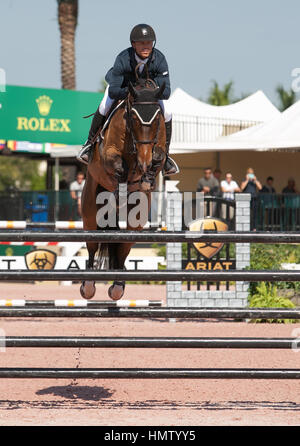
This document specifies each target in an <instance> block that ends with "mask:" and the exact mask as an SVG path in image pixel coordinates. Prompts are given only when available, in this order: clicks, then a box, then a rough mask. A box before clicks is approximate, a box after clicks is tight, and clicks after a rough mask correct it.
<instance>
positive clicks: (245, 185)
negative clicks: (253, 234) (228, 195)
mask: <svg viewBox="0 0 300 446" xmlns="http://www.w3.org/2000/svg"><path fill="white" fill-rule="evenodd" d="M261 189H262V185H261V183H260V181H258V179H257V178H256V176H255V174H254V170H253V169H252V167H249V168H248V169H247V172H246V178H245V180H244V181H242V184H241V191H242V193H244V194H250V195H251V211H252V212H251V229H253V230H254V231H256V228H255V227H256V209H257V203H256V200H257V192H258V191H260V190H261Z"/></svg>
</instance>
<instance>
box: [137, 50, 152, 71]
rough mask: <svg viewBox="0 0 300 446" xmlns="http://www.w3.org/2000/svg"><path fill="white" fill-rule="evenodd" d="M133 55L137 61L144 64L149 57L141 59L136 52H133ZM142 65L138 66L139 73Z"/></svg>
mask: <svg viewBox="0 0 300 446" xmlns="http://www.w3.org/2000/svg"><path fill="white" fill-rule="evenodd" d="M134 57H135V60H136V61H137V63H142V64H144V65H146V63H147V62H148V59H149V57H147V59H141V58H140V57H139V56H138V55H137V54H136V53H134ZM144 65H141V66H139V73H141V72H142V71H143V69H144Z"/></svg>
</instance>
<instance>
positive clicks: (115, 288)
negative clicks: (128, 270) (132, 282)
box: [108, 282, 125, 300]
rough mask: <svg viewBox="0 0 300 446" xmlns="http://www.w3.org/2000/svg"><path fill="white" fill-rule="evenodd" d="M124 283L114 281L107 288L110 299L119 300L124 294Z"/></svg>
mask: <svg viewBox="0 0 300 446" xmlns="http://www.w3.org/2000/svg"><path fill="white" fill-rule="evenodd" d="M124 290H125V283H123V282H114V283H113V284H112V285H111V286H110V287H109V288H108V295H109V297H110V298H111V299H112V300H119V299H121V297H122V296H123V294H124Z"/></svg>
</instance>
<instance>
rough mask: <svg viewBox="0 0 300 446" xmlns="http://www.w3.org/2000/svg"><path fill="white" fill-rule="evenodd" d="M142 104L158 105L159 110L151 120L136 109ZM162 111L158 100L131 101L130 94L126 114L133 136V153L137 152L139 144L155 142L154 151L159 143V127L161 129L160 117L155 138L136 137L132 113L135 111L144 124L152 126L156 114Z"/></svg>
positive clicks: (128, 127)
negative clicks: (145, 118) (142, 138)
mask: <svg viewBox="0 0 300 446" xmlns="http://www.w3.org/2000/svg"><path fill="white" fill-rule="evenodd" d="M140 105H142V106H145V107H147V106H150V105H156V106H157V110H156V111H155V112H154V113H153V116H152V117H151V119H150V120H149V121H144V120H143V118H142V117H141V115H140V113H139V112H138V110H137V109H136V106H140ZM161 112H162V110H161V107H160V105H159V103H158V101H142V102H139V101H133V102H132V103H131V102H130V100H129V95H128V98H127V105H126V115H127V129H128V130H129V133H130V135H131V138H132V153H137V148H136V145H137V144H153V147H152V152H153V150H154V147H155V145H156V144H157V140H158V134H159V129H160V119H159V120H158V125H157V129H156V132H155V136H154V138H153V139H149V140H139V139H136V137H135V135H134V129H133V119H132V114H133V113H135V115H136V116H137V117H138V119H139V121H140V123H141V124H142V126H147V127H150V126H151V125H152V123H153V122H154V120H155V118H156V116H158V115H159V114H160V113H161Z"/></svg>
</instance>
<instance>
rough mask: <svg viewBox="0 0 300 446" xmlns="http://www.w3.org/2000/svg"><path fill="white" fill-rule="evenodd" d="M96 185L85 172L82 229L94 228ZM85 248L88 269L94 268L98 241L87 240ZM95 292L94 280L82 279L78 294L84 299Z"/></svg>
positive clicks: (89, 297) (92, 295) (95, 223)
mask: <svg viewBox="0 0 300 446" xmlns="http://www.w3.org/2000/svg"><path fill="white" fill-rule="evenodd" d="M97 186H98V184H97V183H96V181H95V180H94V179H93V178H92V176H91V175H90V174H89V172H88V173H87V178H86V182H85V185H84V189H83V191H82V199H81V203H82V219H83V229H84V230H96V229H97V222H96V214H97V205H96V196H97ZM86 245H87V250H88V253H89V260H88V269H93V268H94V259H95V254H96V252H97V250H98V246H99V244H98V243H94V242H88V243H87V244H86ZM95 292H96V287H95V282H94V281H91V280H87V281H83V282H82V284H81V287H80V294H81V296H82V297H83V298H84V299H91V298H92V297H94V295H95Z"/></svg>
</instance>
